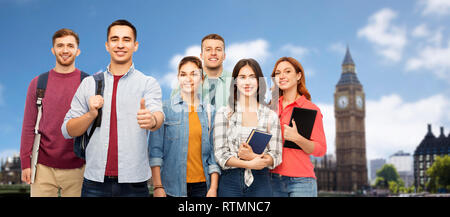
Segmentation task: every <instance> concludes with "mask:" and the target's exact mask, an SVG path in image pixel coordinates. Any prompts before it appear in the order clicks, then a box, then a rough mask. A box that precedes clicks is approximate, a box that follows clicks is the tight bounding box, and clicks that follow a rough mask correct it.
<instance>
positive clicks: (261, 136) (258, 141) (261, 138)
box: [247, 129, 272, 154]
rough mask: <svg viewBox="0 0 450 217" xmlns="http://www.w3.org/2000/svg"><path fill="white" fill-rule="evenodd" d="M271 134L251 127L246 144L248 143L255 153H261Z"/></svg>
mask: <svg viewBox="0 0 450 217" xmlns="http://www.w3.org/2000/svg"><path fill="white" fill-rule="evenodd" d="M270 138H272V134H269V133H266V132H263V131H260V130H256V129H253V130H252V132H251V133H250V135H249V136H248V138H247V144H249V145H250V146H251V147H252V149H253V152H254V153H255V154H262V153H263V152H264V149H266V146H267V144H269V141H270Z"/></svg>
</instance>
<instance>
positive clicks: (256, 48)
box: [161, 39, 270, 88]
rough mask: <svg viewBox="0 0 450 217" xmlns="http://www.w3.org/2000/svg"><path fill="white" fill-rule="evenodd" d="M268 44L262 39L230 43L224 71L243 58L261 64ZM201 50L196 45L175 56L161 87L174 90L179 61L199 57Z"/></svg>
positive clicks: (230, 69)
mask: <svg viewBox="0 0 450 217" xmlns="http://www.w3.org/2000/svg"><path fill="white" fill-rule="evenodd" d="M268 48H269V43H268V42H267V41H266V40H264V39H256V40H253V41H247V42H242V43H231V44H230V45H227V48H226V51H225V52H226V59H225V61H224V63H223V64H224V69H225V70H227V71H232V70H233V68H234V65H235V64H236V63H237V62H238V61H239V60H240V59H243V58H253V59H255V60H256V61H258V63H259V64H262V63H263V61H264V60H265V59H267V57H269V56H270V52H269V50H268ZM200 52H201V48H200V46H197V45H192V46H189V47H188V48H186V50H185V52H184V54H175V55H174V56H173V57H172V58H171V59H170V61H169V69H170V71H169V72H167V73H165V76H164V77H163V78H162V82H161V83H162V85H166V86H169V87H171V88H174V87H175V86H176V85H177V68H178V63H179V62H180V60H181V59H182V58H183V57H185V56H197V57H200Z"/></svg>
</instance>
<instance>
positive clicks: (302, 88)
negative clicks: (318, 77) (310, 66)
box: [271, 57, 311, 104]
mask: <svg viewBox="0 0 450 217" xmlns="http://www.w3.org/2000/svg"><path fill="white" fill-rule="evenodd" d="M284 61H287V62H289V63H290V64H291V65H292V66H293V67H294V69H295V73H297V74H298V73H300V74H301V75H302V77H301V78H300V82H298V83H297V92H298V93H299V94H300V95H302V96H305V97H306V99H308V100H309V101H311V94H310V93H309V91H308V89H307V88H306V85H305V72H304V71H303V66H302V64H300V62H299V61H297V60H296V59H294V58H292V57H281V58H280V59H278V60H277V62H276V63H275V66H274V67H273V71H272V75H271V77H272V80H273V79H274V77H275V71H276V70H277V66H278V64H280V63H281V62H284ZM274 83H275V82H274ZM274 86H275V89H274V90H273V91H272V92H275V91H276V89H278V91H279V96H283V91H282V90H281V89H280V88H279V87H278V86H277V85H276V84H275V85H274ZM273 95H274V94H272V103H276V104H278V100H275V99H274V98H273Z"/></svg>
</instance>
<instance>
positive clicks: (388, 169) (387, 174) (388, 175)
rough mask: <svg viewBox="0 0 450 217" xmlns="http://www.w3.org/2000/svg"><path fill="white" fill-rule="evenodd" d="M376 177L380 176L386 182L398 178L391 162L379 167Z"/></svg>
mask: <svg viewBox="0 0 450 217" xmlns="http://www.w3.org/2000/svg"><path fill="white" fill-rule="evenodd" d="M377 177H382V178H383V179H384V180H385V181H386V182H387V183H389V182H390V181H398V179H399V178H400V176H399V175H398V173H397V170H396V169H395V167H394V165H392V164H385V165H383V167H381V169H379V170H377Z"/></svg>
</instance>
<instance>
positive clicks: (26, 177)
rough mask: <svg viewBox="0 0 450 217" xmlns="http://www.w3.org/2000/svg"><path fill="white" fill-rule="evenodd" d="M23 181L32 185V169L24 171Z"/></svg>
mask: <svg viewBox="0 0 450 217" xmlns="http://www.w3.org/2000/svg"><path fill="white" fill-rule="evenodd" d="M22 181H23V182H26V183H27V184H31V168H26V169H23V170H22Z"/></svg>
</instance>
